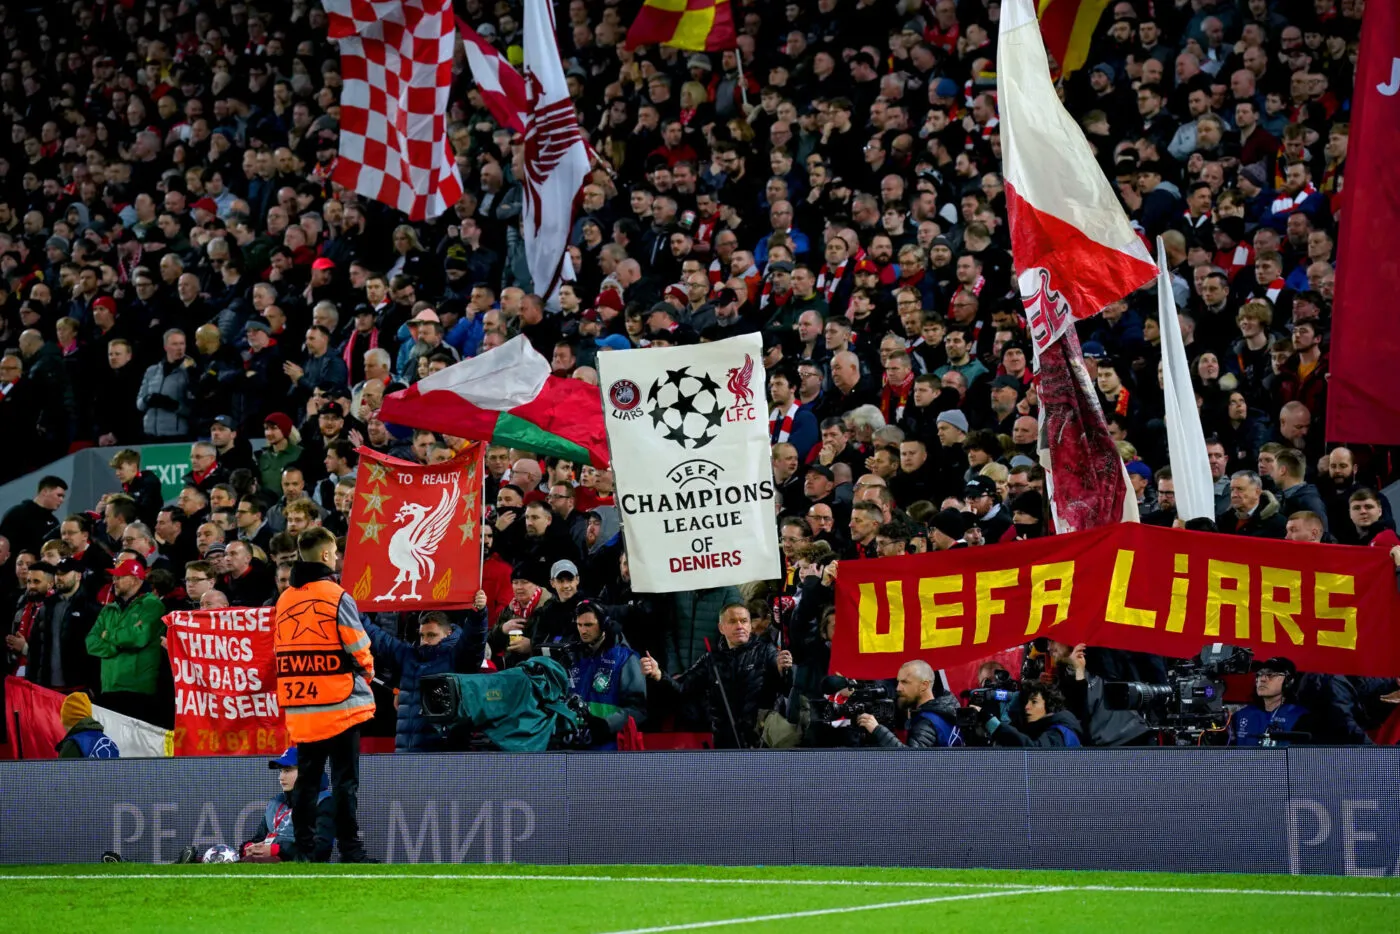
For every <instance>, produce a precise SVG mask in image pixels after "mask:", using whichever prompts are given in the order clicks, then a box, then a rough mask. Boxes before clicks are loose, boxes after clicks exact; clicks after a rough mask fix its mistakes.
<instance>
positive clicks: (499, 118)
mask: <svg viewBox="0 0 1400 934" xmlns="http://www.w3.org/2000/svg"><path fill="white" fill-rule="evenodd" d="M457 32H458V33H459V34H460V35H461V36H462V51H463V52H465V53H466V56H467V67H468V68H470V69H471V73H472V80H473V81H475V82H476V89H477V91H478V92H479V93H480V94H481V102H482V103H483V104H485V105H486V109H487V110H489V111H491V116H493V117H495V118H496V122H497V123H499V124H500V125H501V126H503V127H506V128H507V129H511V130H514V131H515V132H517V133H524V132H525V112H526V111H527V110H528V109H529V106H530V105H529V102H528V101H527V100H526V98H525V79H524V78H522V77H520V72H518V71H516V70H515V69H514V68H512V67H511V64H510V62H508V61H506V60H505V58H503V57H502V56H501V53H500V52H498V51H497V50H496V47H495V46H493V45H492V44H491V43H489V42H487V41H486V40H485V39H483V38H482V37H481V34H480V33H478V32H477V31H476V30H475V29H473V28H471V26H469V25H468V24H467V21H466V20H464V19H462V18H461V17H460V16H459V17H457Z"/></svg>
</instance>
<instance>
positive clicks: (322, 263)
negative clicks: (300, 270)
mask: <svg viewBox="0 0 1400 934" xmlns="http://www.w3.org/2000/svg"><path fill="white" fill-rule="evenodd" d="M311 268H312V269H334V268H335V263H333V262H331V261H330V260H328V259H326V258H325V257H324V256H322V257H320V258H319V259H317V260H316V262H314V263H312V264H311Z"/></svg>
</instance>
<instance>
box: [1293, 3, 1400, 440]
mask: <svg viewBox="0 0 1400 934" xmlns="http://www.w3.org/2000/svg"><path fill="white" fill-rule="evenodd" d="M1397 94H1400V5H1397V4H1395V3H1371V4H1368V5H1367V7H1366V15H1365V16H1364V17H1362V20H1361V57H1360V59H1359V60H1358V61H1357V65H1356V90H1355V92H1354V93H1353V95H1352V110H1351V141H1350V143H1349V144H1348V146H1347V165H1346V180H1345V181H1346V191H1347V193H1348V195H1349V197H1348V198H1347V200H1346V201H1345V202H1344V205H1345V206H1344V207H1343V209H1342V223H1341V236H1340V239H1339V241H1338V244H1339V251H1340V252H1339V254H1338V256H1339V261H1338V263H1337V300H1336V304H1335V306H1334V307H1333V311H1332V346H1331V351H1330V354H1329V357H1330V367H1328V368H1327V369H1328V377H1329V378H1328V382H1327V440H1328V441H1343V442H1350V443H1353V444H1394V443H1395V439H1396V438H1400V399H1397V398H1396V396H1395V393H1394V392H1392V391H1391V390H1390V389H1387V388H1386V387H1387V386H1390V385H1392V384H1391V383H1390V382H1389V380H1388V379H1386V378H1384V376H1383V374H1385V373H1388V372H1389V371H1390V368H1391V367H1392V366H1394V365H1395V360H1396V359H1400V321H1397V320H1396V316H1395V310H1394V303H1395V294H1396V292H1397V291H1400V261H1397V260H1396V257H1395V246H1394V239H1395V229H1396V227H1400V190H1397V188H1396V187H1395V184H1394V181H1395V179H1394V171H1393V168H1392V167H1393V165H1394V163H1393V162H1392V161H1391V160H1392V159H1393V158H1394V153H1395V152H1396V151H1397V148H1400V99H1397V97H1396V95H1397ZM1358 192H1364V194H1363V195H1361V196H1360V197H1361V198H1364V202H1362V201H1361V200H1360V199H1358V197H1357V193H1358ZM1314 414H1316V413H1314Z"/></svg>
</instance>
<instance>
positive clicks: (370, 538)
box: [355, 519, 384, 542]
mask: <svg viewBox="0 0 1400 934" xmlns="http://www.w3.org/2000/svg"><path fill="white" fill-rule="evenodd" d="M355 524H356V525H358V526H359V527H360V541H361V542H378V541H379V533H380V532H382V531H384V523H382V522H375V521H374V520H373V519H371V520H370V521H368V522H357V523H355Z"/></svg>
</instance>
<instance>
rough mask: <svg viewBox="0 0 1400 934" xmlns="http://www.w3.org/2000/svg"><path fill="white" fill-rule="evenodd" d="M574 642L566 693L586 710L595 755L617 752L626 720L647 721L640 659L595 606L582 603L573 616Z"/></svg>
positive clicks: (644, 684)
mask: <svg viewBox="0 0 1400 934" xmlns="http://www.w3.org/2000/svg"><path fill="white" fill-rule="evenodd" d="M574 622H575V625H576V626H577V627H578V642H577V643H575V644H574V645H572V646H570V650H571V655H572V661H571V664H570V665H569V690H570V691H572V692H573V693H574V694H577V695H578V697H579V699H580V700H582V701H583V702H584V703H585V704H587V705H588V726H589V730H590V732H591V733H592V735H593V743H592V747H591V748H593V749H600V750H601V749H616V748H617V740H616V737H617V734H618V732H619V731H620V730H621V729H622V728H623V727H625V726H626V725H627V720H628V718H629V717H630V718H632V719H634V720H636V722H637V723H638V724H639V725H640V724H641V723H642V721H643V720H645V719H646V711H647V685H646V678H644V677H643V676H642V665H641V659H640V657H639V656H638V655H637V653H636V652H634V651H632V649H631V647H629V646H628V645H627V643H626V641H625V640H624V639H623V638H622V635H621V633H620V632H619V631H618V629H617V627H616V626H615V625H614V624H613V622H612V620H609V619H606V618H604V617H603V615H602V612H601V611H600V609H599V607H598V605H597V604H595V603H592V602H590V601H587V600H585V601H583V602H582V603H580V604H579V605H578V609H577V610H576V611H575V613H574Z"/></svg>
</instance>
